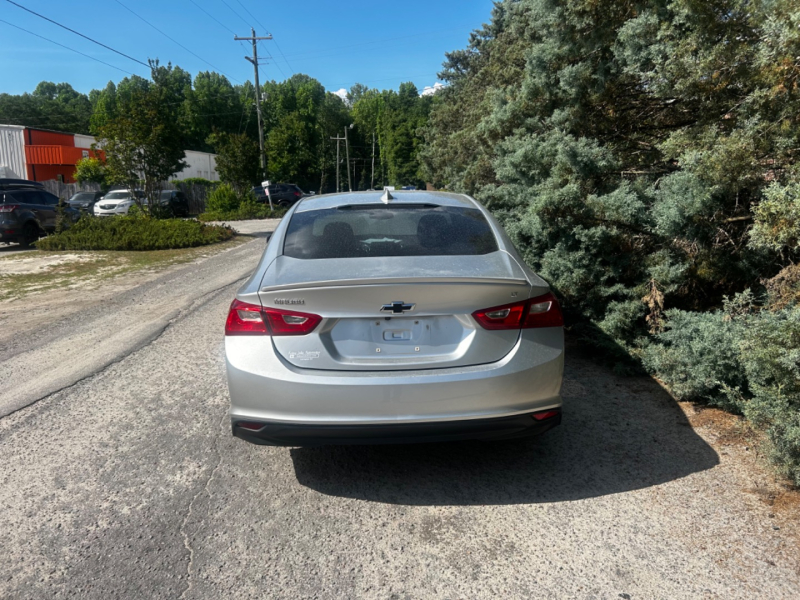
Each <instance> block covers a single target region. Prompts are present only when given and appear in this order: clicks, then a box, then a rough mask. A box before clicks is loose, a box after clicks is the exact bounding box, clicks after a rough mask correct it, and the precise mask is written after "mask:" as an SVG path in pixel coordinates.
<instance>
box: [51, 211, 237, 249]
mask: <svg viewBox="0 0 800 600" xmlns="http://www.w3.org/2000/svg"><path fill="white" fill-rule="evenodd" d="M234 235H235V234H234V232H233V230H232V229H231V228H230V227H221V226H218V225H206V224H204V223H200V222H199V221H190V220H183V219H152V218H144V217H103V218H95V217H91V216H85V217H83V218H82V219H81V220H80V221H78V222H77V223H75V224H74V225H73V226H72V227H70V228H69V229H68V230H66V231H64V232H62V233H58V234H54V235H51V236H48V237H46V238H44V239H41V240H39V241H38V242H36V247H37V248H39V249H40V250H167V249H172V248H190V247H194V246H205V245H207V244H214V243H216V242H222V241H225V240H229V239H231V238H232V237H233V236H234Z"/></svg>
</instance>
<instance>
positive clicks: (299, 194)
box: [294, 192, 302, 198]
mask: <svg viewBox="0 0 800 600" xmlns="http://www.w3.org/2000/svg"><path fill="white" fill-rule="evenodd" d="M294 195H295V197H297V198H299V197H300V196H302V194H301V193H300V192H295V193H294Z"/></svg>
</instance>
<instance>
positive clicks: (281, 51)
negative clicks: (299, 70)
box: [275, 42, 294, 75]
mask: <svg viewBox="0 0 800 600" xmlns="http://www.w3.org/2000/svg"><path fill="white" fill-rule="evenodd" d="M275 47H276V48H277V49H278V52H280V53H281V56H282V57H283V61H284V62H285V63H286V66H287V67H289V70H290V71H291V72H292V75H294V69H293V68H292V65H290V64H289V61H288V60H286V55H285V54H284V53H283V50H281V47H280V46H278V42H275Z"/></svg>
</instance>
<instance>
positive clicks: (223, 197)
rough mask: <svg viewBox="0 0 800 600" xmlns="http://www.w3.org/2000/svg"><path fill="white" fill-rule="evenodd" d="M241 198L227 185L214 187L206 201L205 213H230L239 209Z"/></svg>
mask: <svg viewBox="0 0 800 600" xmlns="http://www.w3.org/2000/svg"><path fill="white" fill-rule="evenodd" d="M241 203H242V197H241V196H240V195H239V194H237V193H236V191H235V190H234V189H233V188H232V187H231V186H229V185H228V184H227V183H223V184H222V185H220V186H218V187H216V188H215V189H214V191H212V192H211V193H210V194H209V195H208V198H207V199H206V211H211V212H232V211H235V210H236V209H238V208H239V205H240V204H241Z"/></svg>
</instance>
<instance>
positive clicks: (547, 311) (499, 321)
mask: <svg viewBox="0 0 800 600" xmlns="http://www.w3.org/2000/svg"><path fill="white" fill-rule="evenodd" d="M472 316H473V317H475V320H476V321H478V323H480V325H481V327H483V328H484V329H490V330H498V329H533V328H535V327H561V326H563V325H564V318H563V317H562V315H561V307H559V305H558V300H556V297H555V296H554V295H553V293H552V292H548V293H546V294H544V295H543V296H537V297H536V298H530V299H529V300H523V301H522V302H515V303H513V304H504V305H503V306H495V307H492V308H486V309H483V310H478V311H475V312H474V313H472Z"/></svg>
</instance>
